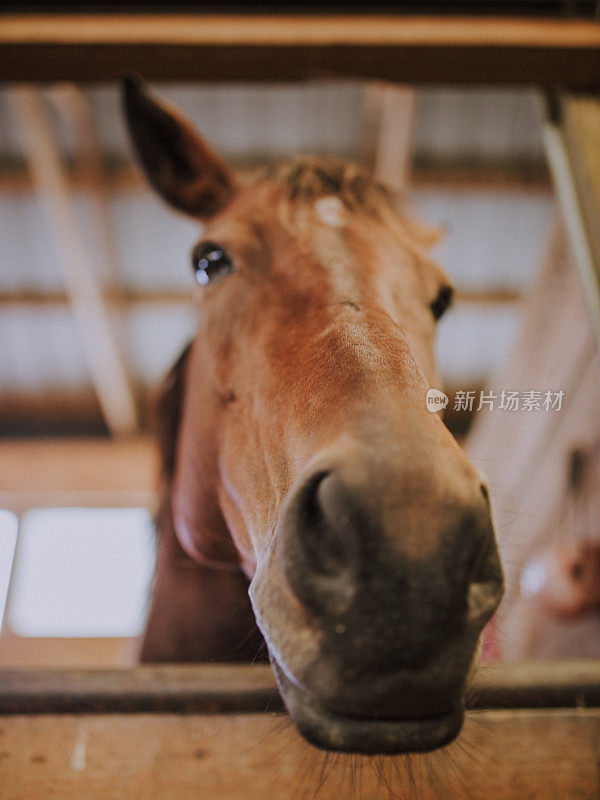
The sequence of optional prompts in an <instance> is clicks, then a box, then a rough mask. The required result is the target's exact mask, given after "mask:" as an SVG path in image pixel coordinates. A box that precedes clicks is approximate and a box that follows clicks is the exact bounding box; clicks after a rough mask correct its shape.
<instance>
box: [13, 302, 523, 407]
mask: <svg viewBox="0 0 600 800" xmlns="http://www.w3.org/2000/svg"><path fill="white" fill-rule="evenodd" d="M103 296H104V299H105V301H106V302H107V303H109V304H110V305H115V306H119V307H121V308H128V307H131V306H145V305H150V306H154V305H169V306H175V307H176V309H175V310H177V311H179V310H180V308H181V307H184V306H188V307H189V306H190V304H191V303H192V295H191V290H190V291H189V292H186V291H183V290H182V291H175V290H171V291H168V290H164V289H162V290H159V291H155V290H136V291H132V290H127V289H125V290H123V291H120V290H119V289H109V290H107V291H106V292H104V293H103ZM520 298H521V293H520V292H518V291H514V290H511V289H493V290H489V291H483V290H482V291H475V290H466V291H457V292H456V293H455V295H454V300H453V303H454V304H456V303H460V304H475V305H504V304H507V305H511V304H512V303H515V302H518V301H519V300H520ZM68 303H69V297H68V295H67V294H66V293H65V292H34V291H24V292H0V311H1V310H2V308H6V307H12V308H14V307H17V308H19V307H22V308H39V307H47V306H66V305H68ZM0 405H1V401H0Z"/></svg>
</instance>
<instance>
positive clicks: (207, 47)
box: [0, 14, 600, 89]
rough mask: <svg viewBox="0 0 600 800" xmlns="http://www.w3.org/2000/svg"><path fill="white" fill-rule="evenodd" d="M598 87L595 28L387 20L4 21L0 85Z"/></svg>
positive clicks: (75, 17)
mask: <svg viewBox="0 0 600 800" xmlns="http://www.w3.org/2000/svg"><path fill="white" fill-rule="evenodd" d="M128 71H137V72H139V73H141V74H142V75H144V77H146V78H147V79H150V80H177V81H186V80H193V81H247V80H253V81H256V80H267V81H291V80H304V79H308V78H319V77H333V76H335V77H338V78H339V77H345V78H353V79H369V80H373V79H380V80H391V81H400V82H407V83H432V84H440V83H441V84H451V83H465V84H473V83H479V84H521V85H522V84H536V83H537V84H544V85H552V84H560V85H562V86H566V87H572V88H577V89H595V88H597V87H598V86H600V23H598V22H594V21H587V20H570V21H554V20H543V19H542V20H540V19H499V18H485V19H481V18H475V17H474V18H469V17H466V18H465V17H461V18H452V17H434V16H431V17H422V16H410V17H402V16H395V15H368V14H354V15H353V14H346V15H339V14H338V15H328V16H319V15H314V14H313V15H310V14H306V15H295V16H294V15H282V14H279V15H264V14H263V15H259V14H258V15H251V16H248V15H232V14H221V15H215V14H213V15H210V14H195V15H181V14H179V15H176V14H171V15H134V14H130V15H127V14H125V15H110V14H108V15H79V14H71V15H68V16H64V15H58V14H57V15H54V16H52V15H39V14H38V15H36V14H28V15H4V16H3V17H0V78H1V79H2V80H5V81H55V80H77V81H101V80H102V81H105V80H117V79H119V78H120V77H122V75H123V74H124V73H126V72H128Z"/></svg>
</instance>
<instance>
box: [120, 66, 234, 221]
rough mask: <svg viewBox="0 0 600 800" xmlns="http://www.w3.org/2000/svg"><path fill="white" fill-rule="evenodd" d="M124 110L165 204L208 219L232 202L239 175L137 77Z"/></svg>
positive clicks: (130, 82)
mask: <svg viewBox="0 0 600 800" xmlns="http://www.w3.org/2000/svg"><path fill="white" fill-rule="evenodd" d="M123 107H124V111H125V119H126V120H127V127H128V129H129V135H130V137H131V140H132V142H133V144H134V146H135V150H136V151H137V155H138V157H139V160H140V162H141V165H142V167H143V169H144V171H145V173H146V176H147V178H148V180H149V181H150V183H151V184H152V186H154V188H155V189H156V190H157V192H158V193H159V194H160V195H162V197H164V198H165V200H167V201H168V202H169V203H170V204H171V205H172V206H174V207H175V208H177V209H179V210H180V211H185V212H186V213H187V214H191V215H193V216H196V217H203V218H207V217H211V216H212V215H213V214H215V213H216V212H217V211H219V210H220V209H221V208H223V207H224V206H225V205H226V204H227V203H228V202H229V200H230V198H231V196H232V194H233V188H234V181H233V176H232V175H231V173H230V171H229V169H228V168H227V166H226V165H225V164H224V163H223V162H222V161H221V159H220V158H219V157H218V156H217V155H216V153H214V152H213V151H212V150H211V148H210V147H209V146H208V145H207V144H206V142H204V140H203V139H202V138H201V137H200V136H199V135H198V134H197V133H196V131H195V130H194V128H193V127H192V125H191V124H190V123H189V122H188V121H187V120H186V119H184V118H183V116H181V115H180V114H179V113H178V112H177V111H175V110H174V109H170V108H168V107H167V106H166V104H163V103H162V102H161V103H159V102H157V101H156V100H154V99H153V98H152V97H151V96H150V95H149V93H148V91H147V89H146V87H145V85H144V84H143V83H142V82H141V81H139V80H137V79H136V78H133V77H128V78H125V80H124V81H123Z"/></svg>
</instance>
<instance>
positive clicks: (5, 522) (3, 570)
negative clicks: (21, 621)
mask: <svg viewBox="0 0 600 800" xmlns="http://www.w3.org/2000/svg"><path fill="white" fill-rule="evenodd" d="M18 526H19V522H18V520H17V518H16V517H15V515H14V514H11V513H10V511H0V626H1V625H2V618H3V617H4V607H5V605H6V596H7V594H8V584H9V582H10V573H11V571H12V565H13V558H14V554H15V546H16V544H17V528H18Z"/></svg>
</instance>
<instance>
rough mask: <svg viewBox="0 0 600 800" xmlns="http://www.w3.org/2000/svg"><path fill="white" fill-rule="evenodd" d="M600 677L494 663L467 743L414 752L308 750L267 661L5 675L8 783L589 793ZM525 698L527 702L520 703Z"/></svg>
mask: <svg viewBox="0 0 600 800" xmlns="http://www.w3.org/2000/svg"><path fill="white" fill-rule="evenodd" d="M599 678H600V669H599V667H598V665H597V664H596V663H590V662H580V663H574V664H570V665H567V664H564V665H556V664H554V665H548V664H546V665H539V666H533V665H528V666H527V665H521V666H514V667H509V666H494V667H490V668H486V669H485V670H484V671H482V673H481V676H480V678H479V680H478V682H477V686H478V688H477V690H476V694H477V692H479V693H481V692H482V691H483V692H484V694H480V695H479V700H478V701H477V702H478V708H479V710H472V711H469V712H468V713H467V717H466V721H465V726H464V730H463V732H462V734H461V736H460V737H459V739H458V741H457V742H456V743H455V744H452V745H450V746H449V747H448V748H446V749H445V750H444V751H441V752H435V753H431V754H422V755H414V754H413V755H411V756H410V758H407V759H405V758H402V757H394V758H389V757H376V758H371V757H367V756H362V757H361V756H343V755H342V756H336V757H334V758H332V757H331V756H327V757H326V756H325V754H323V753H322V752H319V751H318V750H315V749H314V748H312V747H310V746H309V745H308V744H307V743H306V742H304V741H303V740H302V739H301V738H300V736H299V735H298V733H297V732H296V730H295V728H294V727H293V725H292V724H291V722H290V721H289V720H288V719H287V718H286V717H283V716H282V715H281V714H273V713H265V711H273V710H279V709H280V701H279V700H278V696H277V694H276V692H275V688H274V684H273V679H272V677H271V674H270V671H269V669H268V667H265V666H260V667H254V668H250V667H247V666H246V667H243V666H231V665H230V666H227V667H223V666H216V665H211V666H202V667H176V666H170V667H141V668H138V669H135V670H131V671H128V672H125V671H118V672H113V671H105V672H94V673H75V672H62V673H57V672H55V673H50V672H47V671H46V672H36V673H32V672H20V673H19V672H12V673H7V672H0V711H1V712H3V713H0V786H1V787H2V788H1V790H0V794H1V796H2V800H39V798H41V797H60V798H61V800H79V799H80V798H82V797H85V798H86V800H123V798H128V800H147V799H148V798H152V800H167V799H168V800H175V798H177V800H198V798H199V797H202V800H265V799H266V798H277V800H300V798H309V797H318V798H319V800H338V799H339V798H341V797H343V798H353V799H354V800H366V798H368V800H389V798H391V797H395V798H400V797H402V798H404V797H406V798H409V797H410V798H417V797H418V798H419V800H439V798H442V797H443V798H444V800H465V798H470V800H523V798H525V797H527V798H529V800H547V798H557V799H560V800H562V799H563V798H564V800H567V799H568V800H589V798H591V797H598V796H599V792H600V784H599V780H598V768H597V762H598V757H599V752H598V741H599V739H600V711H599V710H598V708H597V706H598V700H599V699H600V698H599V696H598V686H599V685H600V682H599ZM536 687H537V688H536ZM532 689H533V690H534V691H533V695H532V694H531V690H532ZM522 690H526V694H525V695H523V696H521V697H520V698H519V697H518V693H519V692H521V691H522ZM485 692H487V694H485ZM494 698H495V699H494ZM516 701H518V702H516ZM521 701H524V702H525V704H526V705H528V706H530V707H528V708H523V707H516V708H515V707H513V705H515V704H516V705H519V706H520V705H521ZM538 701H541V702H543V704H544V705H550V706H555V707H554V708H547V707H546V708H541V709H538V708H535V706H537V703H538ZM556 706H559V707H556ZM565 706H567V707H565ZM569 706H570V707H569ZM573 706H576V707H575V708H574V707H573ZM584 706H594V707H593V708H588V707H584ZM141 711H143V712H144V713H140V712H141ZM28 712H30V713H28ZM174 712H185V713H174ZM257 712H260V713H257Z"/></svg>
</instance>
